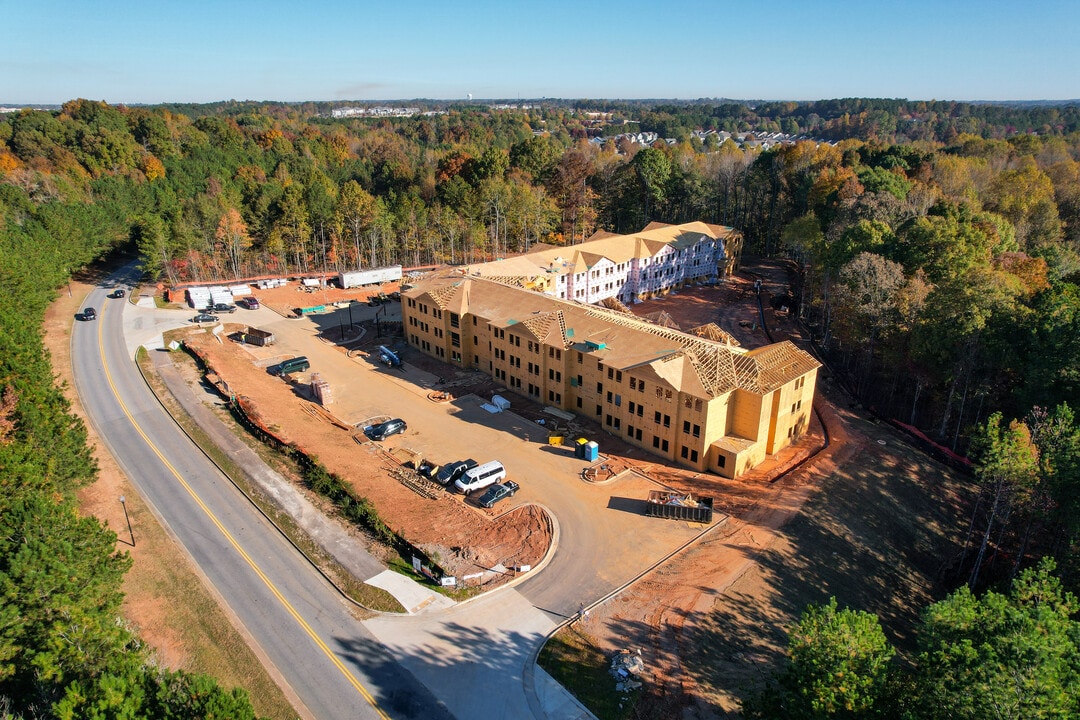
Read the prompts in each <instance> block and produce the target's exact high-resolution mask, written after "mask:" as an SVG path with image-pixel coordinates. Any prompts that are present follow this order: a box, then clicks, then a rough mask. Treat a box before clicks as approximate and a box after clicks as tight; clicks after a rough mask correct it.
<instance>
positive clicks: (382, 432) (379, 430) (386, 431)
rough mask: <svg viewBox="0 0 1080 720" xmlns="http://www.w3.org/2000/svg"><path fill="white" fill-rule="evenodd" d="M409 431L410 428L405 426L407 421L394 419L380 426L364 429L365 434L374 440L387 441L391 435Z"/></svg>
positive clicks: (370, 426)
mask: <svg viewBox="0 0 1080 720" xmlns="http://www.w3.org/2000/svg"><path fill="white" fill-rule="evenodd" d="M408 429H409V426H408V425H406V424H405V421H404V420H402V419H401V418H394V419H393V420H387V421H386V422H381V423H379V424H378V425H369V426H367V427H366V428H364V434H365V435H367V436H368V438H370V439H372V440H385V439H386V438H388V437H390V436H391V435H397V434H398V433H403V432H405V431H406V430H408Z"/></svg>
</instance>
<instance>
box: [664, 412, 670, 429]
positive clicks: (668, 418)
mask: <svg viewBox="0 0 1080 720" xmlns="http://www.w3.org/2000/svg"><path fill="white" fill-rule="evenodd" d="M664 427H671V416H670V415H665V416H664Z"/></svg>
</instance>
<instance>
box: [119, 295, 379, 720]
mask: <svg viewBox="0 0 1080 720" xmlns="http://www.w3.org/2000/svg"><path fill="white" fill-rule="evenodd" d="M106 308H107V306H105V307H102V309H101V316H100V317H99V323H98V352H99V354H100V356H101V366H102V369H104V371H105V379H106V381H107V382H108V383H109V388H110V389H111V390H112V393H113V396H115V397H116V401H117V402H118V403H119V404H120V409H121V410H123V412H124V415H125V416H126V417H127V419H128V420H130V421H131V425H132V427H134V428H135V432H137V433H139V436H140V437H141V438H142V439H143V441H145V442H146V444H147V446H148V447H149V448H150V449H151V450H152V451H153V452H154V454H155V455H157V456H158V459H159V460H161V462H162V464H164V465H165V467H167V468H168V469H169V472H171V473H172V474H173V477H175V478H176V480H177V482H179V483H180V485H181V486H183V488H184V490H186V491H187V493H188V495H190V496H191V498H192V499H193V500H194V501H195V502H196V504H198V506H199V507H200V508H202V511H203V512H204V513H206V516H207V517H208V518H210V522H212V523H214V525H215V526H217V529H218V530H220V531H221V534H222V535H224V536H225V539H226V540H228V541H229V544H230V545H232V546H233V548H234V549H235V550H236V552H238V553H239V554H240V557H242V558H243V559H244V562H246V563H247V564H248V566H249V567H251V569H252V570H254V571H255V574H256V575H258V576H259V579H261V580H262V581H263V583H264V584H265V585H266V587H267V588H268V589H269V590H270V592H271V593H273V594H274V597H276V598H277V600H278V602H279V603H281V606H282V607H283V608H285V611H286V612H288V613H289V615H291V616H292V617H293V619H294V620H295V621H296V623H297V625H299V626H300V627H301V628H302V629H303V630H304V632H305V633H307V635H308V637H310V638H311V639H312V641H314V643H315V645H317V646H318V648H319V649H320V650H322V652H323V654H324V655H326V657H327V658H329V660H330V662H332V663H333V664H334V666H335V667H337V669H338V670H339V671H340V672H341V674H342V675H344V676H345V679H346V680H348V681H349V684H351V685H352V686H353V687H354V688H356V691H357V692H358V693H360V695H361V696H362V697H363V698H364V699H365V700H367V701H368V703H369V704H370V705H371V707H372V708H373V709H374V710H375V712H376V713H378V714H379V717H380V718H382V719H383V720H390V716H389V715H387V714H386V712H384V711H383V709H382V708H381V707H379V704H378V702H376V701H375V698H374V697H372V695H371V693H370V692H368V690H367V688H365V687H364V686H363V685H362V684H361V683H360V681H359V680H357V679H356V677H355V676H354V675H353V674H352V673H351V672H350V671H349V669H348V668H347V667H345V664H344V663H343V662H341V660H340V659H339V658H338V656H337V655H336V654H335V653H334V651H333V650H331V649H330V648H329V646H327V644H326V643H325V642H323V639H322V638H321V637H319V635H318V633H316V632H315V630H314V629H312V627H311V626H310V625H308V623H307V621H306V620H304V618H303V617H302V616H301V615H300V613H299V612H297V610H296V608H294V607H293V606H292V603H290V602H289V601H288V600H287V599H286V598H285V596H284V595H282V594H281V591H280V590H278V589H277V587H276V586H275V585H274V583H273V581H271V580H270V578H268V577H267V576H266V573H264V572H263V571H262V568H260V567H259V566H258V564H256V562H255V561H254V560H253V559H252V558H251V556H249V555H248V554H247V552H245V551H244V549H243V548H242V547H240V544H239V543H238V542H237V541H236V538H234V537H233V536H232V534H231V533H230V532H229V531H228V530H227V529H226V528H225V526H224V525H222V524H221V521H220V520H218V519H217V516H216V515H214V513H213V511H212V510H210V508H209V507H207V505H206V503H204V502H203V500H202V498H200V497H199V495H198V494H197V493H196V492H195V490H194V489H193V488H192V487H191V485H189V484H188V483H187V481H186V480H184V478H183V476H181V475H180V473H179V471H177V469H176V468H175V467H173V464H172V463H171V462H169V461H168V459H167V458H166V457H165V456H164V455H163V454H162V453H161V451H160V450H158V448H157V446H156V445H155V444H154V443H153V442H152V441H151V440H150V438H149V437H148V436H147V435H146V433H145V432H143V429H142V428H141V427H139V424H138V423H137V422H136V421H135V418H134V417H133V416H132V414H131V412H129V411H128V408H127V405H126V404H125V403H124V401H123V400H122V399H121V397H120V393H119V392H117V390H116V385H115V384H114V383H113V379H112V373H110V372H109V363H108V362H107V361H106V360H105V345H104V343H103V342H102V339H103V336H104V331H103V328H104V326H105V312H106Z"/></svg>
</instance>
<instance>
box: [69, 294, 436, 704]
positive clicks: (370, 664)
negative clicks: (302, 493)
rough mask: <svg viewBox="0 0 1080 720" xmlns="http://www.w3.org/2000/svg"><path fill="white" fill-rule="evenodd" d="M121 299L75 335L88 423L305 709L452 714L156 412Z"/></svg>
mask: <svg viewBox="0 0 1080 720" xmlns="http://www.w3.org/2000/svg"><path fill="white" fill-rule="evenodd" d="M123 302H124V301H120V300H107V299H105V290H95V291H94V292H92V293H91V294H90V296H89V297H88V298H87V301H86V302H85V303H84V305H87V306H96V307H97V308H98V311H99V312H98V314H99V319H98V320H97V321H94V322H79V323H76V327H75V329H74V332H73V334H72V360H73V367H74V374H75V384H76V388H77V390H78V392H79V395H80V397H81V399H82V402H83V405H84V406H85V408H86V411H87V414H88V415H89V417H90V421H91V422H92V423H93V424H94V426H95V427H96V429H97V431H98V433H99V435H100V436H101V437H102V438H103V440H104V442H105V443H106V445H107V446H108V447H109V449H110V451H111V452H112V454H113V455H114V456H115V457H116V458H117V461H118V462H119V463H120V465H121V467H122V468H123V469H124V471H125V472H126V473H127V474H128V475H129V477H130V478H131V481H132V482H133V483H134V485H135V486H136V487H137V488H138V490H139V492H140V494H141V495H142V496H143V497H144V498H145V499H146V502H147V503H148V504H149V505H150V506H151V507H152V508H153V509H154V512H155V514H156V515H157V516H158V518H159V519H160V520H161V522H162V523H163V524H164V525H165V526H166V527H167V528H168V529H169V530H170V532H172V533H173V535H174V536H175V537H176V538H177V540H178V541H179V542H180V544H181V545H182V546H183V547H184V548H185V550H186V551H187V552H188V553H189V555H190V556H191V558H192V560H193V562H194V563H195V564H196V565H197V566H198V567H199V568H200V570H201V571H202V572H203V573H204V575H205V576H206V578H207V579H208V581H209V582H210V583H211V584H212V585H213V586H214V588H215V589H216V590H217V591H218V593H220V595H221V596H222V597H223V598H224V599H225V601H226V602H227V603H228V605H229V606H230V608H231V609H232V611H233V612H234V613H235V614H236V616H237V617H238V618H239V620H240V622H241V623H242V624H243V625H244V626H245V628H246V629H247V630H248V632H249V633H250V635H251V636H252V637H254V638H256V639H257V642H258V644H259V645H260V647H261V649H262V651H263V652H264V653H265V656H266V657H267V658H269V660H270V662H272V663H273V665H274V666H275V667H276V669H277V670H278V671H279V672H280V673H281V674H282V675H283V676H284V677H285V678H286V680H287V682H288V683H289V684H290V685H291V687H292V689H293V690H294V691H295V692H296V693H297V694H298V695H299V697H300V698H301V700H302V702H303V703H304V705H305V707H304V708H301V711H302V712H304V714H305V715H307V716H308V717H315V718H327V719H330V718H343V719H344V718H365V719H366V718H449V717H451V715H450V713H449V712H448V710H447V709H446V706H445V704H444V703H442V702H440V701H439V700H438V699H436V698H435V697H434V696H433V695H432V694H431V692H430V691H428V690H427V688H425V687H424V686H423V685H421V684H420V683H419V682H417V681H416V679H415V678H414V677H413V675H412V674H411V673H410V672H409V671H407V670H406V669H405V668H404V667H402V665H400V664H399V663H398V662H397V661H396V660H395V659H394V658H393V657H392V656H391V655H390V654H389V653H388V652H387V651H386V650H385V648H384V647H383V646H382V645H381V644H380V643H379V642H378V641H376V640H375V639H374V638H373V636H372V635H371V633H370V632H369V631H368V630H366V629H365V628H364V627H363V626H362V625H361V624H360V623H359V622H357V621H356V619H355V618H354V617H353V615H352V613H351V610H350V607H349V606H348V605H347V604H346V603H345V602H344V601H343V600H342V599H341V598H340V597H339V595H338V594H337V593H336V592H335V591H334V590H333V588H331V587H330V586H329V585H328V584H327V583H326V582H325V581H324V579H323V578H322V577H321V576H320V575H319V574H318V573H317V572H315V571H314V569H313V568H311V566H310V565H309V564H308V563H307V562H306V561H304V560H303V559H302V558H301V557H300V556H299V554H298V553H297V552H296V551H295V549H294V548H292V547H291V546H290V545H289V544H288V543H287V542H286V541H285V540H284V539H283V538H282V537H281V535H280V534H279V533H278V532H277V531H276V530H275V529H274V528H273V527H271V526H270V525H269V524H268V523H267V522H266V521H265V519H264V518H263V517H262V516H261V515H260V514H259V513H258V512H257V511H255V509H254V508H253V507H252V506H251V505H250V503H249V502H248V501H247V500H246V499H245V498H244V497H243V496H242V495H240V494H239V492H238V491H237V490H236V489H235V488H234V487H233V485H232V484H231V483H230V482H229V481H228V479H227V478H225V477H224V476H223V475H222V474H221V473H220V472H219V471H218V470H217V468H216V467H214V466H213V465H212V464H211V463H210V462H209V461H208V460H207V459H206V458H205V456H203V454H202V453H201V452H199V451H198V449H197V448H195V447H194V446H193V445H192V444H191V443H190V441H188V440H187V438H186V437H185V436H183V435H182V434H181V433H179V432H178V428H177V426H176V424H175V423H174V422H173V420H172V419H171V418H169V417H168V415H167V414H166V413H165V412H164V411H163V409H162V408H161V406H160V404H159V403H158V402H157V400H156V399H155V398H154V396H153V395H152V394H151V392H150V391H149V389H148V388H147V386H146V385H145V383H144V382H143V380H142V378H141V377H140V375H139V373H138V370H137V368H136V367H135V365H134V363H133V361H132V360H131V354H130V353H129V351H128V348H126V347H125V341H124V336H123V331H122V330H123V329H122V324H121V320H122V319H121V310H122V308H123V307H124V305H123V304H122V303H123Z"/></svg>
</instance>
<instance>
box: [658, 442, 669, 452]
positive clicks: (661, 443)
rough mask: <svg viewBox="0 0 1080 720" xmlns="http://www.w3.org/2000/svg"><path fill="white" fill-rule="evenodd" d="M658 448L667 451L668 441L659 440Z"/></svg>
mask: <svg viewBox="0 0 1080 720" xmlns="http://www.w3.org/2000/svg"><path fill="white" fill-rule="evenodd" d="M660 449H661V450H663V451H664V452H667V451H668V441H667V440H661V441H660Z"/></svg>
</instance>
